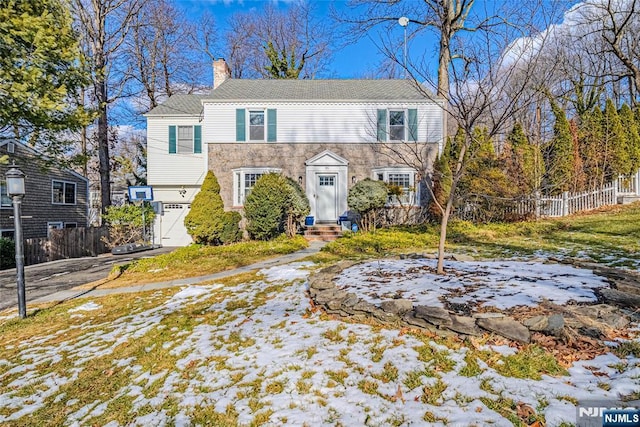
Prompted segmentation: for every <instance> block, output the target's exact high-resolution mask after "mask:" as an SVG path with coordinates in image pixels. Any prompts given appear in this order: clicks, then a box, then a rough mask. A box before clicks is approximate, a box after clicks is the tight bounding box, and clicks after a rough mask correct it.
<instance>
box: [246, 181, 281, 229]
mask: <svg viewBox="0 0 640 427" xmlns="http://www.w3.org/2000/svg"><path fill="white" fill-rule="evenodd" d="M288 187H289V185H288V183H287V179H286V178H285V177H283V176H282V175H280V174H277V173H268V174H265V175H262V176H261V177H260V179H258V181H257V182H256V185H254V186H253V188H252V189H251V193H250V194H249V195H248V196H247V199H246V200H245V202H244V212H245V216H246V217H247V221H248V224H247V231H248V232H249V233H250V234H251V236H252V237H253V238H255V239H258V240H270V239H273V238H274V237H276V236H278V235H279V234H281V233H282V232H283V231H284V225H285V220H286V207H287V202H288V200H289V194H288V192H289V191H288Z"/></svg>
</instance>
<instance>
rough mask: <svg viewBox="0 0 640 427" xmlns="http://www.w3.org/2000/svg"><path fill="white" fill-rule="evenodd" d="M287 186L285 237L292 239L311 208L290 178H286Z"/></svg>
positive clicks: (303, 194)
mask: <svg viewBox="0 0 640 427" xmlns="http://www.w3.org/2000/svg"><path fill="white" fill-rule="evenodd" d="M287 184H288V186H289V201H288V203H287V206H286V214H287V223H286V225H285V231H286V233H287V236H289V237H293V236H295V235H296V234H297V233H298V230H299V229H300V226H301V225H302V222H303V221H304V218H305V217H306V216H307V215H309V212H310V211H311V207H310V206H309V199H307V195H306V194H305V192H304V190H303V189H302V187H300V184H298V183H297V182H296V181H294V180H293V179H291V178H287Z"/></svg>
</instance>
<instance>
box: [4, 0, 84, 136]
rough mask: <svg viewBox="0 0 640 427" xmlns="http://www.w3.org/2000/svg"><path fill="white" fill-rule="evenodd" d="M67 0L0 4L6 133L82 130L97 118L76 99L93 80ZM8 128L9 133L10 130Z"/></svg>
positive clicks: (17, 0)
mask: <svg viewBox="0 0 640 427" xmlns="http://www.w3.org/2000/svg"><path fill="white" fill-rule="evenodd" d="M82 64H83V61H82V56H81V53H80V48H79V43H78V36H77V34H76V33H75V32H74V30H73V28H72V18H71V15H70V13H69V10H68V9H67V7H66V2H61V1H59V0H38V1H33V0H7V1H3V2H2V3H1V5H0V94H2V95H1V96H0V132H2V131H4V132H6V131H7V130H8V129H9V128H10V129H11V130H12V131H18V133H19V136H20V137H27V136H29V137H31V138H33V139H36V138H37V137H38V136H39V135H41V134H43V133H47V134H48V135H47V136H48V137H50V138H52V139H53V133H55V132H58V131H63V130H67V129H78V128H80V127H81V126H83V125H84V124H86V123H88V122H89V121H90V119H91V117H90V115H89V114H87V113H86V112H85V111H84V110H83V108H82V106H81V105H76V104H74V102H73V99H74V97H75V95H76V93H77V91H78V90H79V89H80V88H81V87H83V86H84V85H85V84H86V83H87V82H88V74H87V73H86V71H85V70H84V69H83V67H82ZM4 132H3V133H4Z"/></svg>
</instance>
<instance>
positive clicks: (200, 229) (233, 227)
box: [184, 171, 240, 245]
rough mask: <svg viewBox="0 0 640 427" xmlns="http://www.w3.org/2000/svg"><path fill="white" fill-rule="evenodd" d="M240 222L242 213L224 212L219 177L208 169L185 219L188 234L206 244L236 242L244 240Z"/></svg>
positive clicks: (196, 240)
mask: <svg viewBox="0 0 640 427" xmlns="http://www.w3.org/2000/svg"><path fill="white" fill-rule="evenodd" d="M239 222H240V214H238V213H237V212H225V211H224V203H223V202H222V197H220V184H218V179H217V178H216V176H215V175H214V174H213V172H211V171H209V172H207V176H206V177H205V178H204V181H203V182H202V187H200V191H199V192H198V194H196V196H195V197H194V199H193V202H192V203H191V210H190V211H189V213H188V214H187V216H186V217H185V219H184V225H185V227H186V229H187V233H189V235H190V236H191V237H192V238H193V240H194V242H196V243H199V244H203V245H220V244H224V243H232V242H236V241H238V240H239V239H240V229H239V228H238V223H239Z"/></svg>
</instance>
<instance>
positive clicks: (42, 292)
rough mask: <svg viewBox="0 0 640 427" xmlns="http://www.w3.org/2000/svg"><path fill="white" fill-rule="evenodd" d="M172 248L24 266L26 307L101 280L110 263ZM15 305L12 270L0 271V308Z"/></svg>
mask: <svg viewBox="0 0 640 427" xmlns="http://www.w3.org/2000/svg"><path fill="white" fill-rule="evenodd" d="M174 249H176V248H174V247H162V248H157V249H153V250H150V251H144V252H137V253H133V254H127V255H111V254H104V255H100V256H98V257H87V258H74V259H65V260H58V261H52V262H46V263H43V264H36V265H30V266H27V267H25V270H24V275H25V289H26V292H27V295H26V296H27V307H28V306H29V301H33V300H35V299H37V298H40V297H43V296H46V295H49V294H53V293H55V292H58V291H63V290H66V289H71V288H73V287H75V286H79V285H84V284H85V283H89V282H93V281H96V280H100V279H104V278H106V277H107V275H108V274H109V272H110V271H111V269H112V268H113V266H114V265H117V264H126V263H128V262H130V261H132V260H134V259H138V258H145V257H152V256H155V255H159V254H164V253H168V252H171V251H173V250H174ZM17 306H18V291H17V288H16V270H15V268H14V269H10V270H2V271H0V311H2V310H4V309H6V308H10V307H17Z"/></svg>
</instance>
